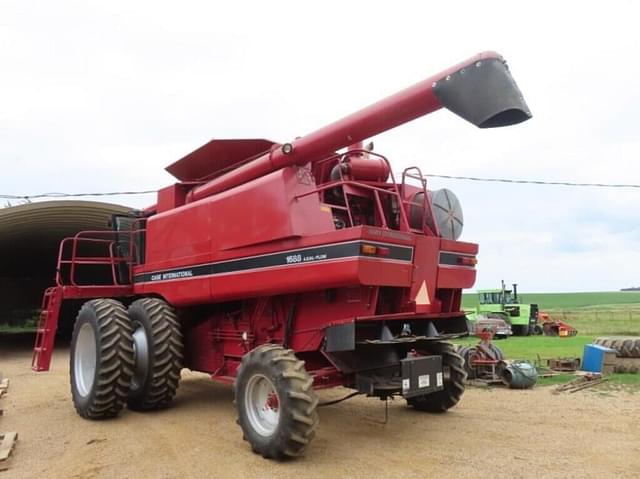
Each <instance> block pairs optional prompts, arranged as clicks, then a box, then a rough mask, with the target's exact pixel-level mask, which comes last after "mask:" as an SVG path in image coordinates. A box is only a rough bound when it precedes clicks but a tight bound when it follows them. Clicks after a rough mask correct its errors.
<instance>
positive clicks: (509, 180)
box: [0, 173, 640, 201]
mask: <svg viewBox="0 0 640 479" xmlns="http://www.w3.org/2000/svg"><path fill="white" fill-rule="evenodd" d="M424 176H426V177H429V178H442V179H445V180H466V181H480V182H489V183H511V184H526V185H547V186H568V187H595V188H636V189H640V184H632V183H577V182H571V181H544V180H521V179H513V178H480V177H476V176H454V175H437V174H434V173H428V174H425V175H424ZM157 191H158V190H143V191H108V192H91V193H58V192H51V193H39V194H35V195H6V194H0V198H2V199H6V200H26V201H29V200H35V199H42V198H77V197H81V196H119V195H148V194H152V193H157Z"/></svg>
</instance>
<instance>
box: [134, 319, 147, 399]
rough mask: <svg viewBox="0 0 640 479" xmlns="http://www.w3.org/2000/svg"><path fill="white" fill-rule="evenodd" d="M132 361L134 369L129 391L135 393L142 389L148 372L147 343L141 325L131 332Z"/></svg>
mask: <svg viewBox="0 0 640 479" xmlns="http://www.w3.org/2000/svg"><path fill="white" fill-rule="evenodd" d="M133 360H134V364H135V367H134V371H133V377H132V378H131V389H132V390H134V391H135V390H137V389H140V388H141V387H142V385H143V384H144V381H145V379H146V378H147V372H148V371H149V342H148V341H147V333H146V332H145V330H144V327H143V326H142V325H138V327H137V328H136V330H135V331H134V332H133Z"/></svg>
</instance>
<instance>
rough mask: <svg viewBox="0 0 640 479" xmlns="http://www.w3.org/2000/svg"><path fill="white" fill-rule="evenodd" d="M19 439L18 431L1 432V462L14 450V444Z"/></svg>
mask: <svg viewBox="0 0 640 479" xmlns="http://www.w3.org/2000/svg"><path fill="white" fill-rule="evenodd" d="M17 440H18V433H17V432H7V433H4V434H0V462H2V461H6V460H7V458H8V457H9V456H10V455H11V451H13V446H14V445H15V443H16V441H17Z"/></svg>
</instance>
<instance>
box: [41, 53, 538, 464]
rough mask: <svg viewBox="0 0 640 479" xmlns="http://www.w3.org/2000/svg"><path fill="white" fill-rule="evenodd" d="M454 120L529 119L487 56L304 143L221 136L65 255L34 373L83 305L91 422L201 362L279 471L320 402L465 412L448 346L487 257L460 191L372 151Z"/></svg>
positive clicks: (458, 366) (159, 394)
mask: <svg viewBox="0 0 640 479" xmlns="http://www.w3.org/2000/svg"><path fill="white" fill-rule="evenodd" d="M442 107H444V108H446V109H448V110H450V111H452V112H453V113H455V114H456V115H458V116H460V117H462V118H463V119H465V120H467V121H469V122H471V123H472V124H474V125H476V126H478V127H480V128H493V127H499V126H507V125H512V124H515V123H520V122H522V121H525V120H527V119H529V118H530V117H531V115H530V113H529V110H528V108H527V106H526V104H525V102H524V100H523V98H522V95H521V93H520V91H519V90H518V88H517V86H516V84H515V82H514V80H513V79H512V77H511V75H510V73H509V71H508V69H507V66H506V63H505V62H504V60H503V59H502V58H501V57H500V56H499V55H498V54H496V53H493V52H486V53H482V54H479V55H476V56H474V57H472V58H470V59H468V60H467V61H465V62H462V63H460V64H458V65H456V66H454V67H452V68H449V69H448V70H445V71H443V72H441V73H439V74H437V75H434V76H432V77H431V78H428V79H426V80H424V81H422V82H420V83H418V84H416V85H414V86H412V87H409V88H407V89H405V90H402V91H400V92H399V93H396V94H395V95H392V96H390V97H388V98H385V99H383V100H381V101H379V102H377V103H374V104H373V105H371V106H369V107H367V108H364V109H362V110H360V111H358V112H356V113H353V114H351V115H349V116H347V117H345V118H343V119H341V120H338V121H336V122H334V123H331V124H329V125H327V126H325V127H323V128H320V129H319V130H317V131H315V132H313V133H310V134H308V135H306V136H303V137H301V138H297V139H296V140H294V141H291V142H288V143H276V142H272V141H268V140H262V139H250V140H213V141H211V142H209V143H207V144H206V145H204V146H202V147H201V148H199V149H198V150H196V151H194V152H192V153H191V154H189V155H187V156H186V157H184V158H182V159H181V160H178V161H177V162H175V163H173V164H172V165H170V166H169V167H168V168H167V170H168V171H169V172H170V173H171V174H172V175H173V176H175V177H176V178H177V180H178V182H176V183H175V184H173V185H170V186H167V187H166V188H163V189H162V190H160V191H159V192H158V198H157V202H156V204H155V205H153V206H152V207H149V208H147V209H145V210H144V211H140V212H132V213H131V214H130V215H123V216H115V217H114V218H113V220H112V225H111V227H112V228H111V230H105V231H89V232H82V233H79V234H77V235H76V236H75V237H72V238H67V239H65V240H64V241H63V242H62V243H61V245H60V254H59V258H58V268H57V273H56V284H55V286H53V287H51V288H49V289H47V291H46V292H45V295H44V301H43V311H42V316H41V321H40V325H39V328H38V335H37V339H36V345H35V349H34V356H33V364H32V366H33V369H35V370H37V371H46V370H48V369H49V366H50V361H51V355H52V351H53V342H54V336H55V331H56V328H57V324H58V320H59V318H60V317H61V311H63V312H67V311H71V310H75V311H74V315H75V314H76V313H77V315H76V319H75V326H74V332H73V338H72V345H71V389H72V396H73V403H74V406H75V408H76V410H77V412H78V414H80V415H81V416H82V417H85V418H88V419H101V418H106V417H112V416H116V415H117V414H118V413H119V411H120V410H121V409H122V408H123V407H124V406H125V405H128V406H129V407H130V408H133V409H137V410H143V411H146V410H153V409H158V408H162V407H166V406H168V405H169V404H170V403H171V401H172V399H173V397H174V395H175V393H176V390H177V388H178V383H179V380H180V371H181V369H182V368H183V367H187V368H190V369H192V370H196V371H202V372H206V373H208V374H210V375H211V377H212V378H213V379H214V380H217V381H221V382H224V383H228V384H233V387H234V389H235V398H236V407H237V412H238V424H239V425H240V427H241V428H242V432H243V436H244V438H245V439H246V440H247V441H248V442H249V443H250V445H251V448H252V449H253V450H254V451H255V452H257V453H260V454H262V455H263V456H264V457H267V458H277V459H280V458H284V457H289V456H297V455H299V454H301V453H302V452H303V450H304V449H305V448H306V446H307V445H308V444H309V442H310V441H311V439H312V438H313V436H314V434H315V432H316V428H317V425H318V413H317V407H318V397H317V396H316V393H315V390H317V389H322V388H329V387H335V386H344V387H347V388H350V389H352V390H353V391H354V392H358V393H362V394H366V395H367V396H371V397H379V398H388V397H391V396H401V397H403V398H404V399H406V401H407V403H408V405H409V406H411V407H413V408H415V409H417V410H420V411H428V412H443V411H446V410H447V409H449V408H451V407H453V406H454V405H455V404H456V403H457V402H458V401H459V399H460V397H461V395H462V393H463V391H464V385H463V381H464V378H465V370H464V368H463V362H462V358H461V357H460V356H459V355H458V354H457V353H456V352H455V349H454V348H453V346H452V345H451V344H450V343H449V342H448V340H449V339H451V338H455V337H458V336H461V335H465V334H466V331H467V329H466V321H465V315H464V312H463V311H462V310H461V291H462V289H463V288H469V287H471V286H472V285H473V284H474V281H475V277H476V270H475V265H476V254H477V252H478V246H477V245H476V244H473V243H466V242H461V241H458V236H459V235H460V232H461V227H462V214H461V210H460V208H459V207H458V206H457V205H458V203H457V200H455V197H454V196H453V195H452V193H451V192H449V191H448V190H440V191H438V192H432V191H429V190H428V189H427V183H426V180H425V179H424V178H423V176H422V174H421V172H420V170H419V169H418V168H416V167H413V168H408V169H407V170H405V171H404V172H402V174H401V175H398V177H396V176H395V175H394V174H393V171H394V170H393V168H392V167H391V165H390V163H389V161H388V160H387V158H385V157H384V156H382V155H380V154H378V153H373V152H372V151H369V150H368V149H364V148H362V144H363V143H362V142H363V141H364V140H366V139H368V138H370V137H372V136H375V135H378V134H380V133H382V132H384V131H387V130H390V129H392V128H394V127H396V126H399V125H402V124H404V123H407V122H409V121H411V120H414V119H417V118H419V117H421V116H423V115H426V114H429V113H432V112H434V111H436V110H438V109H440V108H442ZM409 179H411V183H412V184H409V182H408V180H409ZM416 185H417V186H416ZM436 210H437V211H436ZM96 278H101V279H100V280H99V281H96ZM62 316H64V315H62ZM62 320H63V321H64V320H65V318H64V317H62Z"/></svg>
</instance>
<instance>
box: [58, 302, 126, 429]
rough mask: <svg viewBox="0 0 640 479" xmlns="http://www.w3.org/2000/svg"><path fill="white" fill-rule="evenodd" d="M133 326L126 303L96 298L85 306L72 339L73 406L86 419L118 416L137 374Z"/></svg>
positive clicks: (80, 313) (79, 315)
mask: <svg viewBox="0 0 640 479" xmlns="http://www.w3.org/2000/svg"><path fill="white" fill-rule="evenodd" d="M131 333H132V331H131V325H130V323H129V318H128V317H127V311H126V309H125V308H124V306H123V305H122V303H120V302H118V301H115V300H113V299H93V300H91V301H87V302H86V303H84V304H83V305H82V308H81V309H80V312H79V313H78V316H77V319H76V323H75V326H74V329H73V336H72V339H71V355H70V375H71V395H72V398H73V405H74V406H75V408H76V411H77V412H78V414H79V415H80V416H81V417H83V418H85V419H105V418H110V417H114V416H116V415H118V413H119V412H120V411H121V410H122V408H123V406H124V404H125V402H126V401H127V394H128V391H129V384H130V382H131V376H132V374H133V346H132V339H131Z"/></svg>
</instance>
